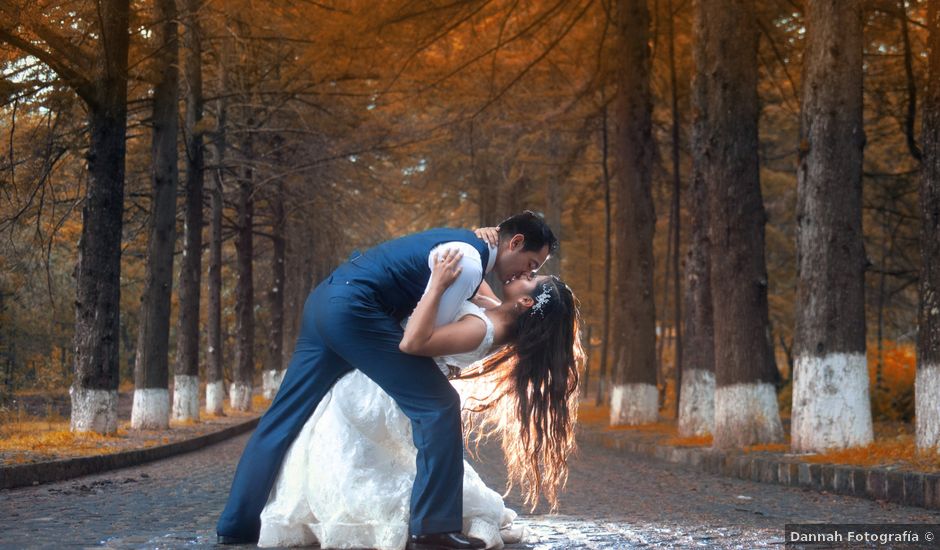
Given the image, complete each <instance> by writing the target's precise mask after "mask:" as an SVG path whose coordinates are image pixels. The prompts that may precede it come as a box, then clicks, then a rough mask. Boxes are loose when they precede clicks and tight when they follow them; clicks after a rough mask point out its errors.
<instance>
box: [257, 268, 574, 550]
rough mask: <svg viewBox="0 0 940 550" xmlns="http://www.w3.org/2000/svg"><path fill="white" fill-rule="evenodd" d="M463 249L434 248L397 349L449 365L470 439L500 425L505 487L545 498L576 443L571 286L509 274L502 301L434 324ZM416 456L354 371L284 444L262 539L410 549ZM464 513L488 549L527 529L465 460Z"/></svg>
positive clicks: (402, 424)
mask: <svg viewBox="0 0 940 550" xmlns="http://www.w3.org/2000/svg"><path fill="white" fill-rule="evenodd" d="M459 260H460V254H459V253H457V252H455V251H447V252H446V253H445V254H444V255H443V256H441V257H439V258H437V259H436V261H435V265H434V269H433V270H432V273H431V280H430V282H429V284H428V289H427V291H426V292H425V295H424V297H423V298H422V299H421V300H420V301H419V302H418V304H417V306H416V308H415V311H414V313H413V314H412V316H411V318H410V319H409V320H408V321H407V324H406V326H405V332H404V335H403V338H402V343H401V345H400V347H401V349H402V351H405V352H407V353H412V354H415V355H424V356H430V357H435V358H436V359H437V361H438V364H439V366H441V368H442V370H443V371H444V373H445V374H451V375H455V374H457V373H459V375H458V379H457V380H456V381H455V382H456V383H455V385H456V386H457V387H458V391H460V392H461V395H462V397H463V398H464V403H465V411H467V412H466V414H465V416H464V418H465V435H466V436H467V437H468V440H469V438H470V437H471V435H475V436H477V437H485V436H486V435H489V434H491V433H494V432H495V433H496V434H498V435H499V436H500V437H501V440H502V447H503V450H504V452H505V454H506V462H507V467H508V473H509V483H510V487H511V486H512V484H513V483H518V484H519V485H520V486H521V487H522V490H523V494H524V496H525V499H526V502H527V503H528V504H530V505H532V506H533V507H534V506H535V504H536V503H537V502H538V499H539V497H540V496H545V497H546V498H547V499H548V501H549V503H550V504H551V505H552V506H553V507H554V506H555V505H556V504H557V498H556V494H557V491H558V489H560V488H561V487H563V486H564V482H565V480H566V477H567V463H566V459H567V456H568V454H570V453H571V452H572V451H573V450H574V445H575V444H574V429H573V428H574V423H575V420H576V416H577V388H578V371H579V369H580V367H581V363H582V360H583V354H582V351H581V346H580V342H579V338H578V312H577V307H576V305H575V300H574V296H573V294H572V293H571V290H570V289H569V288H568V287H567V286H566V285H565V284H564V283H562V282H561V281H560V280H558V279H557V278H556V277H552V276H538V277H537V276H535V275H534V274H531V275H528V276H525V277H520V278H518V279H515V280H513V281H509V282H508V283H506V284H505V286H504V288H503V291H504V297H505V299H504V301H503V302H502V303H498V302H494V303H493V304H492V307H491V308H489V309H486V310H484V309H483V308H480V307H478V306H477V305H474V304H473V303H470V302H467V303H466V304H465V305H464V306H463V307H462V309H461V311H460V312H459V313H458V314H457V317H456V319H455V320H454V322H452V323H450V324H447V325H444V326H440V327H435V326H434V319H435V318H436V315H437V308H438V304H439V302H440V297H441V295H442V294H443V292H444V290H446V289H447V288H448V287H449V286H450V285H451V284H452V283H453V281H454V280H455V279H456V277H457V275H458V274H459V268H458V267H457V263H458V262H459ZM494 349H495V350H496V351H495V353H492V352H493V350H494ZM491 353H492V354H491ZM490 354H491V355H490ZM471 365H473V367H472V368H470V367H471ZM415 455H416V450H415V447H414V444H413V442H412V437H411V422H410V420H409V419H408V418H407V417H406V416H405V415H404V414H403V413H402V411H401V409H399V407H398V405H396V404H395V402H394V401H393V400H392V399H391V398H390V397H389V396H388V394H386V393H385V392H384V391H383V390H382V389H381V388H379V387H378V386H377V385H376V384H375V383H374V382H372V380H370V379H369V378H368V377H366V376H365V375H364V374H362V372H360V371H358V370H353V371H351V372H350V373H348V374H346V375H345V376H344V377H343V378H341V379H340V380H339V381H337V382H336V384H335V385H334V386H333V388H332V389H331V390H330V391H329V392H328V393H327V394H326V396H325V397H324V398H323V400H322V401H321V402H320V404H319V405H318V406H317V408H316V410H315V411H314V413H313V415H311V417H310V419H309V420H308V421H307V422H306V424H305V425H304V427H303V429H302V430H301V432H300V434H299V435H298V436H297V438H296V439H295V440H294V442H293V443H292V445H291V447H290V449H289V450H288V452H287V455H286V457H285V459H284V462H283V463H282V465H281V470H280V472H279V474H278V478H277V480H276V482H275V484H274V488H273V489H272V490H271V493H270V495H269V498H268V502H267V504H266V505H265V508H264V510H263V511H262V513H261V534H260V538H259V541H258V545H259V546H266V547H271V546H306V545H314V544H318V545H320V546H321V547H323V548H377V549H380V550H402V549H404V548H405V547H406V544H407V541H408V519H409V518H408V510H409V499H410V495H411V489H412V484H413V482H414V478H415ZM463 515H464V522H463V532H464V533H465V534H466V535H467V536H469V537H473V538H477V539H480V540H481V541H483V542H484V543H485V545H486V547H487V548H502V546H503V544H504V543H506V542H516V541H518V540H520V539H521V538H522V529H521V528H519V527H514V526H513V523H512V522H513V520H514V518H515V517H516V513H515V512H514V511H512V510H510V509H508V508H505V507H504V505H503V499H502V497H501V496H500V495H499V494H498V493H497V492H495V491H493V490H492V489H490V488H488V487H487V486H486V485H485V484H484V483H483V481H482V480H481V479H480V477H479V475H477V473H476V472H475V471H474V470H473V468H472V467H471V466H470V464H468V463H467V462H466V461H465V462H464V484H463Z"/></svg>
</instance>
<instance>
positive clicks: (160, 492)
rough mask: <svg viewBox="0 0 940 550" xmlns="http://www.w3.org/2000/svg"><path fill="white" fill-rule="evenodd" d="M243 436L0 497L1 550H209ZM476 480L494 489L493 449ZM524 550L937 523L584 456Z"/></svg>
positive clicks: (907, 512) (841, 500) (497, 474)
mask: <svg viewBox="0 0 940 550" xmlns="http://www.w3.org/2000/svg"><path fill="white" fill-rule="evenodd" d="M247 437H248V436H247V435H244V436H241V437H237V438H234V439H231V440H229V441H226V442H223V443H220V444H217V445H214V446H211V447H208V448H206V449H203V450H201V451H198V452H194V453H189V454H185V455H182V456H178V457H175V458H172V459H168V460H164V461H160V462H156V463H152V464H148V465H144V466H140V467H136V468H128V469H124V470H117V471H114V472H109V473H106V474H101V475H96V476H88V477H85V478H81V479H77V480H72V481H65V482H60V483H55V484H49V485H41V486H36V487H27V488H22V489H14V490H5V491H0V548H32V547H37V548H63V547H79V548H81V547H102V546H103V547H110V548H206V547H211V546H213V544H214V541H215V532H214V527H215V521H216V519H217V517H218V514H219V512H220V511H221V509H222V506H223V504H224V501H225V497H226V496H227V492H228V488H229V483H230V481H231V476H232V472H233V471H234V468H235V463H236V461H237V460H238V457H239V455H240V453H241V449H242V448H243V447H244V445H245V442H246V440H247ZM482 459H483V461H482V463H478V464H477V469H478V471H479V472H480V474H481V475H482V476H483V478H484V479H485V480H487V482H488V483H489V484H490V485H491V486H492V487H496V488H500V487H503V486H504V485H503V483H504V481H505V472H504V471H503V469H502V468H501V464H500V455H499V452H498V449H497V448H495V446H494V447H491V448H486V449H484V450H483V452H482ZM508 502H509V503H510V505H511V506H513V507H514V508H515V509H516V510H517V511H520V513H521V519H520V520H521V522H522V523H524V524H525V525H526V526H527V528H528V529H529V532H530V536H529V538H528V539H527V541H526V543H525V544H521V545H516V546H515V547H516V548H519V549H525V550H543V549H544V550H561V549H615V548H616V549H622V548H650V547H654V548H659V547H663V548H688V547H703V548H715V547H720V548H762V547H781V546H782V543H783V527H784V524H785V523H788V522H789V523H796V522H810V521H827V522H838V523H880V522H886V523H887V522H891V523H940V512H933V511H927V510H923V509H919V508H908V507H903V506H898V505H894V504H886V503H878V502H871V501H867V500H862V499H857V498H852V497H844V496H838V495H830V494H820V493H816V492H813V491H809V490H804V489H793V488H787V487H780V486H775V485H763V484H758V483H752V482H748V481H741V480H733V479H725V478H719V477H714V476H709V475H704V474H698V473H694V472H691V471H688V470H684V469H682V468H681V467H679V466H676V465H671V464H666V463H661V462H658V461H653V460H649V459H644V458H639V457H634V456H629V455H623V454H619V453H618V452H616V451H612V450H607V449H602V448H598V447H585V448H583V449H582V450H581V453H580V454H579V455H578V456H577V457H575V458H574V459H573V461H572V470H571V477H570V480H569V482H568V491H567V492H566V493H565V494H564V495H563V496H562V499H561V506H560V509H559V511H558V514H556V515H549V514H547V513H546V510H544V509H541V508H540V509H537V510H536V511H535V513H534V514H530V513H522V512H523V510H522V507H521V505H520V499H519V496H518V494H512V495H510V496H509V498H508Z"/></svg>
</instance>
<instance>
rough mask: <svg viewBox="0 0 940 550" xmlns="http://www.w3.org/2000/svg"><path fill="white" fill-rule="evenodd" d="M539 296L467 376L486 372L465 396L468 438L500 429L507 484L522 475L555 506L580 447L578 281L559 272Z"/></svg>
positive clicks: (534, 494)
mask: <svg viewBox="0 0 940 550" xmlns="http://www.w3.org/2000/svg"><path fill="white" fill-rule="evenodd" d="M532 298H533V300H535V304H534V305H533V306H532V307H531V308H530V309H529V310H528V311H527V312H525V313H523V314H522V315H520V316H519V318H518V320H517V321H516V325H515V333H514V336H513V337H512V338H511V342H510V343H508V344H506V345H505V346H504V347H502V348H501V349H499V350H498V351H497V352H496V353H494V354H492V355H490V356H489V357H487V358H486V359H484V360H483V361H482V362H481V364H480V366H479V367H478V368H476V369H475V370H473V371H470V372H468V373H467V374H462V375H461V376H460V378H461V379H468V378H478V379H480V380H479V383H476V382H475V383H474V384H473V386H474V388H472V389H473V390H475V391H474V393H473V394H472V395H471V396H469V397H468V398H467V400H466V402H465V410H466V411H467V413H468V414H466V415H465V416H464V422H465V426H464V433H465V437H466V438H467V442H468V444H469V443H470V441H471V439H475V440H476V442H477V444H479V442H480V441H481V440H482V439H484V438H486V437H487V436H489V435H492V434H494V433H495V434H498V435H499V436H500V437H501V440H502V447H503V452H504V454H505V457H506V466H507V469H508V472H509V485H508V487H507V490H506V492H507V493H508V492H509V491H510V490H511V489H512V487H513V485H514V484H515V483H518V484H519V486H520V487H521V489H522V493H523V497H524V499H525V502H526V504H529V505H531V507H532V509H533V510H534V509H535V507H536V505H537V504H538V501H539V498H540V496H544V497H545V498H546V499H547V500H548V502H549V504H550V505H551V508H552V510H555V509H557V507H558V491H559V489H562V488H564V486H565V483H566V482H567V480H568V462H567V458H568V455H569V454H571V453H572V452H574V451H575V449H576V444H575V440H574V425H575V423H576V422H577V417H578V380H579V378H580V375H579V373H580V370H581V367H582V365H583V363H584V352H583V350H582V347H581V339H580V328H579V325H580V319H579V315H578V308H577V303H576V300H575V297H574V293H572V292H571V289H570V288H568V286H567V285H565V283H563V282H562V281H561V280H560V279H558V278H557V277H555V276H552V277H551V278H550V279H549V280H548V281H546V282H543V283H541V284H539V285H537V286H536V288H535V290H534V291H533V293H532ZM481 389H482V390H483V391H482V392H481V391H479V390H481ZM483 394H486V395H483Z"/></svg>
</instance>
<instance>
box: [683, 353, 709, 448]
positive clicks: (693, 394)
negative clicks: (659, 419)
mask: <svg viewBox="0 0 940 550" xmlns="http://www.w3.org/2000/svg"><path fill="white" fill-rule="evenodd" d="M714 429H715V373H713V372H711V371H707V370H703V369H689V370H686V371H683V372H682V391H681V392H680V396H679V435H681V436H682V437H692V436H701V435H708V434H710V433H712V432H713V431H714Z"/></svg>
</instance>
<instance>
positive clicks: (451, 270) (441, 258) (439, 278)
mask: <svg viewBox="0 0 940 550" xmlns="http://www.w3.org/2000/svg"><path fill="white" fill-rule="evenodd" d="M462 258H463V252H461V251H459V250H455V249H453V248H450V249H447V250H446V251H444V253H443V254H435V255H434V269H433V270H432V271H431V287H432V288H436V289H437V290H439V291H440V292H443V291H444V290H446V289H447V288H448V287H450V285H452V284H454V281H456V280H457V277H459V276H460V272H461V271H462V268H461V267H460V260H461V259H462Z"/></svg>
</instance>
